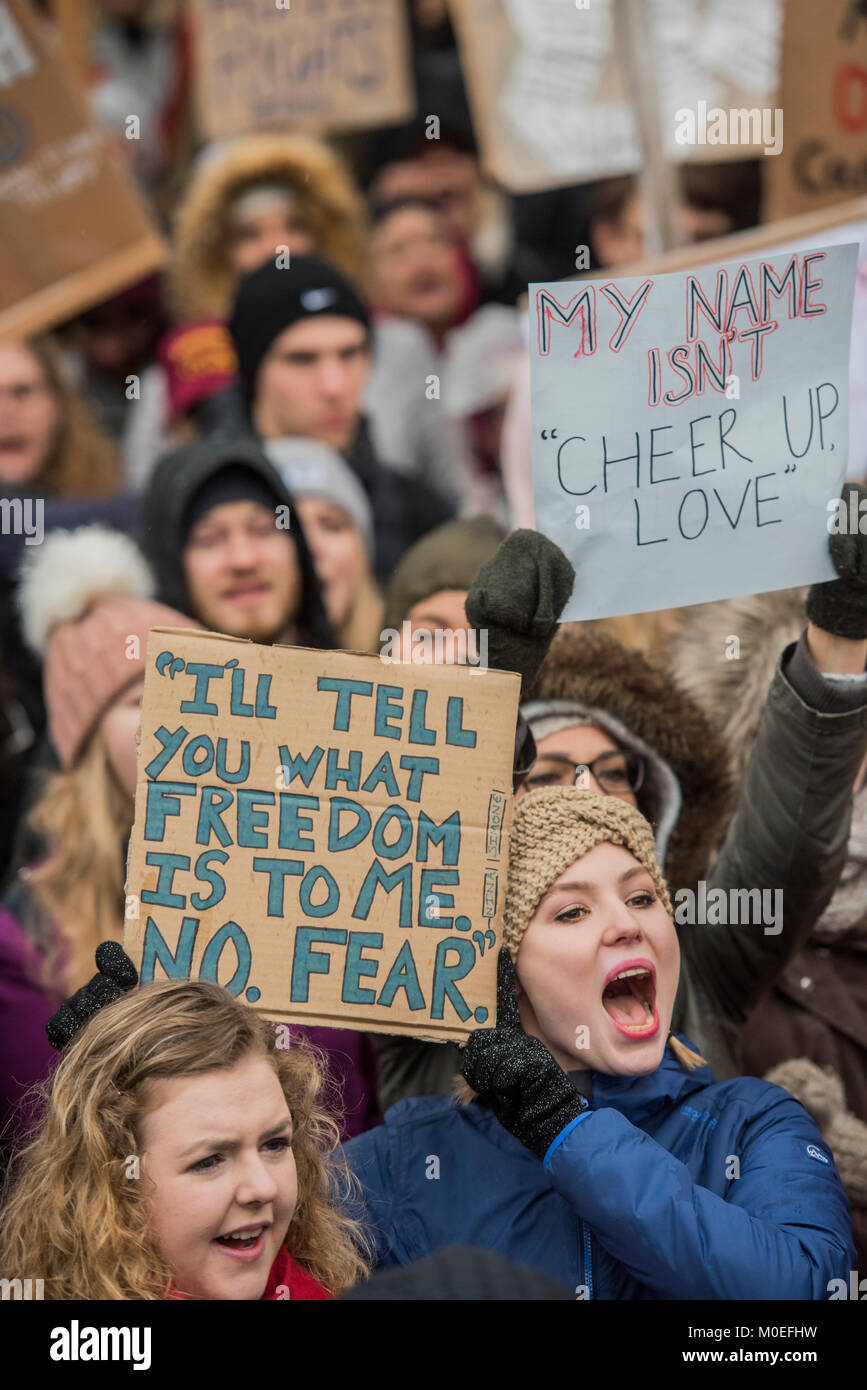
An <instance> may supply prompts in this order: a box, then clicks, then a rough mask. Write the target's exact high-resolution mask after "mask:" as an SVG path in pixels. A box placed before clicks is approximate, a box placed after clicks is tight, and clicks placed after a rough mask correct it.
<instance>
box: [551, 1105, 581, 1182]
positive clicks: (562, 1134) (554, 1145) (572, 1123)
mask: <svg viewBox="0 0 867 1390" xmlns="http://www.w3.org/2000/svg"><path fill="white" fill-rule="evenodd" d="M592 1114H593V1111H592V1110H591V1109H590V1108H589V1107H588V1108H587V1109H586V1110H582V1111H581V1114H580V1115H576V1116H575V1119H574V1120H570V1121H569V1123H568V1125H566V1127H565V1129H561V1130H560V1133H559V1134H558V1135H557V1138H556V1139H555V1140H554V1142H553V1143H552V1144H550V1145H549V1146H548V1149H547V1151H546V1153H545V1157H544V1158H543V1159H542V1167H543V1168H547V1167H548V1164H549V1163H550V1161H551V1159H552V1157H553V1155H554V1154H555V1153H556V1151H557V1149H558V1148H559V1147H560V1145H561V1144H562V1143H563V1140H564V1139H565V1138H566V1136H567V1135H568V1134H571V1133H572V1131H573V1129H574V1128H575V1126H576V1125H580V1123H581V1121H582V1120H586V1119H587V1116H588V1115H592Z"/></svg>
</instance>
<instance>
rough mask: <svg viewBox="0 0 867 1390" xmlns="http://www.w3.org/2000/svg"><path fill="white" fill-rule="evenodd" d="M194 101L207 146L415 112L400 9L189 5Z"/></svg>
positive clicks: (394, 5)
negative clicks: (285, 129)
mask: <svg viewBox="0 0 867 1390" xmlns="http://www.w3.org/2000/svg"><path fill="white" fill-rule="evenodd" d="M193 15H194V18H195V26H196V28H195V33H196V48H197V55H198V57H197V76H198V96H199V108H200V117H201V121H202V125H203V126H204V128H205V130H206V131H207V133H208V135H209V136H210V137H211V138H212V139H219V138H221V137H223V136H226V135H238V134H242V133H244V132H245V131H250V130H258V129H262V128H265V127H268V126H275V125H285V124H286V123H287V122H291V124H292V126H293V127H303V128H305V129H312V130H319V131H325V130H353V129H355V128H357V127H358V126H376V125H388V124H390V123H392V122H396V121H400V120H406V119H407V118H408V117H409V116H410V115H411V114H412V111H413V91H412V81H411V77H410V67H409V48H408V37H407V28H406V19H405V16H404V13H403V6H402V5H401V4H400V0H354V3H351V4H349V5H347V4H346V3H345V0H294V3H293V4H292V5H291V6H290V5H289V4H275V2H274V0H242V3H240V4H238V3H236V4H232V5H226V4H225V3H224V2H223V0H195V3H194V5H193Z"/></svg>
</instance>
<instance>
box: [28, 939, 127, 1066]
mask: <svg viewBox="0 0 867 1390" xmlns="http://www.w3.org/2000/svg"><path fill="white" fill-rule="evenodd" d="M96 968H97V970H98V971H99V974H98V975H94V977H93V979H92V980H89V981H88V983H87V984H86V985H82V986H81V989H77V990H76V991H75V993H74V994H73V995H71V996H70V998H69V999H64V1001H63V1003H62V1004H61V1006H60V1008H59V1009H58V1010H57V1013H56V1014H54V1015H53V1016H52V1017H51V1018H50V1019H49V1020H48V1022H47V1023H46V1025H45V1031H46V1033H47V1034H48V1041H49V1042H50V1043H51V1046H52V1047H55V1048H56V1049H57V1051H58V1052H62V1051H63V1049H64V1047H65V1046H66V1044H67V1043H68V1042H69V1040H70V1039H71V1038H74V1037H75V1034H76V1033H77V1032H78V1030H79V1028H81V1027H82V1026H83V1025H84V1024H85V1023H86V1022H87V1020H88V1019H89V1018H92V1017H93V1015H94V1014H96V1013H99V1011H100V1009H103V1008H105V1006H106V1004H113V1003H114V1001H115V999H120V997H121V995H122V994H124V993H125V992H126V990H128V989H132V988H133V987H134V986H135V985H137V984H138V971H137V970H136V968H135V966H134V965H133V963H132V961H131V960H130V958H129V956H128V955H127V954H126V952H125V951H124V949H123V947H122V946H121V944H120V942H119V941H103V942H102V943H101V944H100V945H99V946H97V948H96Z"/></svg>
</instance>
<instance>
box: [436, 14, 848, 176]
mask: <svg viewBox="0 0 867 1390" xmlns="http://www.w3.org/2000/svg"><path fill="white" fill-rule="evenodd" d="M448 4H449V11H450V14H451V19H452V24H453V26H454V29H455V33H456V35H457V39H458V45H459V48H460V55H461V64H462V67H463V71H464V78H465V81H466V84H467V96H468V99H469V102H470V107H471V110H472V116H473V124H474V126H475V129H476V134H477V137H478V141H479V147H480V153H481V159H482V163H483V165H484V168H485V171H486V173H488V174H489V175H490V177H491V178H493V179H496V180H497V181H498V182H499V183H501V184H502V185H503V186H504V187H505V188H508V189H510V190H511V191H512V192H515V193H532V192H540V191H543V190H544V189H549V188H557V187H562V186H563V185H565V184H572V183H582V182H584V181H586V180H587V179H588V178H591V177H592V178H597V177H598V178H603V177H607V176H608V174H609V173H610V174H611V175H615V174H621V173H624V172H627V171H626V170H624V169H623V168H622V167H617V168H611V169H610V170H608V171H600V172H599V173H598V174H593V175H592V176H591V175H590V174H588V173H587V172H586V171H585V170H584V169H583V168H582V165H581V160H580V152H579V157H578V158H576V165H575V170H574V173H573V174H572V175H571V176H566V175H564V174H563V173H562V172H561V171H559V170H557V169H556V168H553V167H551V166H549V165H547V164H546V162H545V159H544V158H543V157H540V154H539V150H538V149H537V148H536V146H535V145H533V144H531V143H530V142H528V141H526V140H522V138H521V133H520V131H518V130H516V129H514V128H512V127H509V128H506V127H505V126H504V124H503V122H502V121H501V120H500V118H499V115H498V102H499V99H500V93H501V89H502V88H503V86H504V84H505V82H506V79H507V77H508V73H509V69H510V66H511V64H512V63H513V62H514V60H515V58H516V55H517V52H518V47H519V38H518V35H517V34H516V32H515V30H514V28H513V26H512V23H511V21H510V19H509V15H508V10H507V8H506V5H505V3H504V0H448ZM693 4H694V5H695V6H697V7H701V6H703V4H704V0H693ZM563 8H564V10H570V9H571V8H572V6H571V0H563ZM817 9H821V6H817ZM575 20H576V24H580V21H581V11H580V10H578V8H577V7H575ZM721 93H722V95H721V98H720V100H719V101H718V102H715V103H714V105H718V106H721V107H723V108H724V109H726V110H728V109H729V108H736V109H738V108H742V107H743V108H748V109H749V108H752V107H756V106H759V107H762V106H767V105H768V97H767V95H764V96H761V97H760V96H757V95H756V93H754V92H751V91H750V90H749V89H748V88H747V87H745V86H741V85H739V84H737V83H735V82H733V81H731V80H729V79H725V80H724V81H723V82H722V85H721ZM627 100H633V101H634V100H635V93H634V92H631V91H630V84H629V82H628V81H627V79H626V76H625V74H624V71H623V64H622V55H621V54H620V53H619V52H618V45H617V41H616V36H615V33H614V31H613V30H612V36H611V47H610V50H609V52H608V53H607V56H606V59H605V63H604V67H603V69H602V73H601V76H600V79H599V85H598V90H597V91H596V92H595V93H594V94H593V102H594V105H595V104H598V105H599V106H600V107H605V106H609V107H610V108H611V110H612V111H613V110H614V109H615V108H616V107H619V106H621V105H622V104H623V103H624V102H625V101H627ZM678 105H680V102H679V101H675V102H674V103H673V104H672V101H671V100H670V99H669V98H666V99H665V106H664V108H663V109H664V113H665V117H666V119H671V118H673V115H674V110H673V108H674V107H677V106H678ZM640 118H641V117H640V112H639V113H638V119H639V120H640ZM760 149H761V147H760V146H755V145H747V144H737V145H733V144H732V145H710V144H696V145H690V146H683V147H682V149H681V151H679V153H678V158H680V159H683V160H689V161H691V162H696V163H716V162H724V161H726V160H733V159H748V158H750V157H751V156H752V155H754V154H756V153H758V152H759V151H760ZM639 162H640V157H637V158H636V162H635V165H634V168H633V169H632V170H630V171H629V172H637V170H638V164H639Z"/></svg>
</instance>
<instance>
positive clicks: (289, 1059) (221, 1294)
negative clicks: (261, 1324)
mask: <svg viewBox="0 0 867 1390" xmlns="http://www.w3.org/2000/svg"><path fill="white" fill-rule="evenodd" d="M278 1032H279V1030H278V1029H275V1026H274V1024H273V1023H270V1022H268V1020H266V1019H263V1018H262V1017H260V1016H259V1015H258V1014H256V1013H255V1012H254V1011H253V1010H252V1009H251V1008H250V1007H249V1006H248V1005H246V1004H242V1003H241V1002H239V1001H238V1000H236V999H234V998H233V997H232V996H231V995H230V994H229V993H228V992H227V991H226V990H225V989H223V988H222V987H221V986H220V985H212V984H204V983H201V982H199V981H190V982H186V983H176V982H171V983H163V984H153V985H146V986H144V987H143V988H142V989H139V990H134V991H133V992H131V993H128V994H125V995H124V996H123V997H121V998H119V999H117V1000H115V1002H113V1003H111V1004H109V1005H108V1006H107V1007H106V1008H104V1009H102V1010H101V1011H100V1012H99V1013H98V1014H97V1015H95V1016H94V1017H93V1018H91V1019H90V1020H89V1021H88V1022H87V1024H86V1025H85V1026H84V1027H83V1028H81V1030H80V1031H79V1032H78V1033H77V1034H76V1036H75V1037H74V1038H73V1039H72V1041H71V1042H70V1043H69V1044H68V1045H67V1047H66V1049H65V1051H64V1053H63V1057H62V1060H61V1062H60V1065H59V1067H58V1069H57V1071H56V1073H55V1075H54V1079H53V1081H52V1083H51V1086H50V1090H49V1091H48V1095H47V1102H46V1110H45V1117H44V1120H43V1121H42V1123H41V1126H40V1128H39V1131H38V1133H37V1135H36V1137H35V1138H34V1139H33V1141H32V1142H31V1143H30V1144H29V1145H28V1146H27V1147H26V1148H25V1149H23V1150H22V1151H21V1152H20V1153H19V1154H18V1155H17V1156H16V1158H15V1159H14V1160H13V1162H12V1164H11V1167H10V1171H9V1175H8V1178H7V1182H8V1186H9V1195H8V1198H7V1201H6V1205H5V1212H4V1224H3V1233H2V1236H0V1269H2V1270H3V1272H4V1276H5V1277H7V1278H14V1277H17V1276H18V1275H19V1274H23V1273H25V1272H27V1271H31V1270H38V1271H39V1274H38V1277H39V1278H40V1279H44V1281H45V1293H46V1297H47V1298H50V1299H55V1300H72V1299H145V1300H155V1299H166V1298H184V1299H203V1300H215V1299H244V1300H250V1299H265V1300H269V1299H270V1300H276V1299H286V1298H290V1299H295V1300H298V1299H301V1300H311V1299H325V1298H329V1297H333V1296H334V1295H336V1294H337V1293H339V1292H340V1290H342V1289H344V1288H347V1287H348V1286H349V1285H351V1284H353V1283H355V1282H356V1281H357V1280H358V1279H359V1278H362V1277H363V1276H364V1275H365V1274H366V1272H367V1268H368V1266H367V1261H366V1259H365V1255H364V1253H363V1245H362V1244H361V1238H360V1235H359V1232H358V1229H357V1227H356V1225H355V1223H354V1222H353V1221H352V1220H351V1219H350V1218H349V1217H348V1216H346V1215H344V1214H342V1213H341V1211H340V1210H339V1207H338V1202H339V1201H340V1200H341V1199H345V1196H346V1194H347V1192H348V1189H349V1186H350V1184H351V1181H352V1180H351V1178H350V1176H349V1172H348V1169H347V1168H346V1166H345V1163H344V1162H343V1161H342V1160H338V1158H337V1157H336V1155H335V1152H334V1151H335V1149H336V1146H337V1142H338V1126H337V1124H336V1123H335V1121H334V1120H333V1119H332V1118H331V1116H330V1114H329V1112H328V1110H327V1109H326V1106H325V1104H324V1097H323V1091H324V1087H325V1082H324V1076H325V1072H324V1069H323V1068H322V1067H321V1065H320V1061H319V1058H318V1056H317V1054H316V1053H315V1052H314V1050H313V1049H312V1048H310V1046H309V1045H308V1044H307V1043H306V1042H304V1041H303V1040H296V1039H295V1038H293V1039H292V1045H291V1047H289V1048H286V1049H281V1047H280V1045H279V1041H278ZM280 1037H281V1038H282V1034H280Z"/></svg>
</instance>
